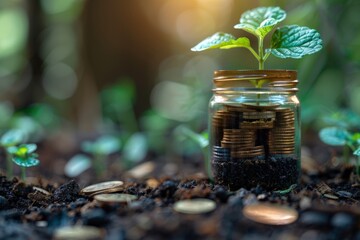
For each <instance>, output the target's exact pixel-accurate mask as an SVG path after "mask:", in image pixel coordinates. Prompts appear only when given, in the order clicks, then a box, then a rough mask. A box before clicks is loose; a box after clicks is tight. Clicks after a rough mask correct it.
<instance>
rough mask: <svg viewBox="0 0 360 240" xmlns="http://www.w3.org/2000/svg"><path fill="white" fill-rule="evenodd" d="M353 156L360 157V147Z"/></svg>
mask: <svg viewBox="0 0 360 240" xmlns="http://www.w3.org/2000/svg"><path fill="white" fill-rule="evenodd" d="M353 154H354V155H355V156H358V157H360V147H359V148H357V149H356V150H355V151H354V152H353Z"/></svg>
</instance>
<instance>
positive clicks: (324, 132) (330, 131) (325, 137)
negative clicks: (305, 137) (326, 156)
mask: <svg viewBox="0 0 360 240" xmlns="http://www.w3.org/2000/svg"><path fill="white" fill-rule="evenodd" d="M319 136H320V139H321V140H322V141H323V142H324V143H326V144H329V145H332V146H344V145H346V143H347V141H348V140H349V138H350V134H349V133H348V131H346V130H345V129H341V128H337V127H328V128H323V129H321V131H320V133H319Z"/></svg>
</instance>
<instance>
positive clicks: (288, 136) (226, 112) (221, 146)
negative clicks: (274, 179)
mask: <svg viewBox="0 0 360 240" xmlns="http://www.w3.org/2000/svg"><path fill="white" fill-rule="evenodd" d="M212 128H213V129H212V130H213V138H214V145H213V149H212V156H213V159H214V160H216V161H227V160H236V159H251V158H256V159H266V158H267V157H268V156H272V155H291V154H293V153H294V151H295V113H294V111H293V110H292V109H290V108H285V107H276V106H275V107H273V108H268V107H266V108H261V107H259V106H248V105H245V104H242V105H238V106H234V105H225V108H224V109H222V110H219V111H217V112H215V114H214V115H213V119H212Z"/></svg>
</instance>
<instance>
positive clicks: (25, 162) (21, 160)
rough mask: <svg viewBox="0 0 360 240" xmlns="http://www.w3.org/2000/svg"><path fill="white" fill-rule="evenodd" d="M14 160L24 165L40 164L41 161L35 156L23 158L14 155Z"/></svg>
mask: <svg viewBox="0 0 360 240" xmlns="http://www.w3.org/2000/svg"><path fill="white" fill-rule="evenodd" d="M12 160H13V162H15V163H16V164H17V165H19V166H22V167H33V166H36V165H39V163H40V161H39V160H38V159H36V158H34V157H28V158H22V157H17V156H14V157H13V158H12Z"/></svg>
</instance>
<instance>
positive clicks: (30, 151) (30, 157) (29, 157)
mask: <svg viewBox="0 0 360 240" xmlns="http://www.w3.org/2000/svg"><path fill="white" fill-rule="evenodd" d="M36 149H37V145H36V144H21V145H19V146H11V147H8V148H7V151H8V152H9V153H10V154H11V155H12V161H13V162H14V163H16V164H17V165H18V166H20V167H21V178H22V179H23V180H25V178H26V171H25V169H26V168H28V167H33V166H36V165H38V164H39V163H40V161H39V160H38V159H37V158H38V155H37V154H36V153H35V151H36Z"/></svg>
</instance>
